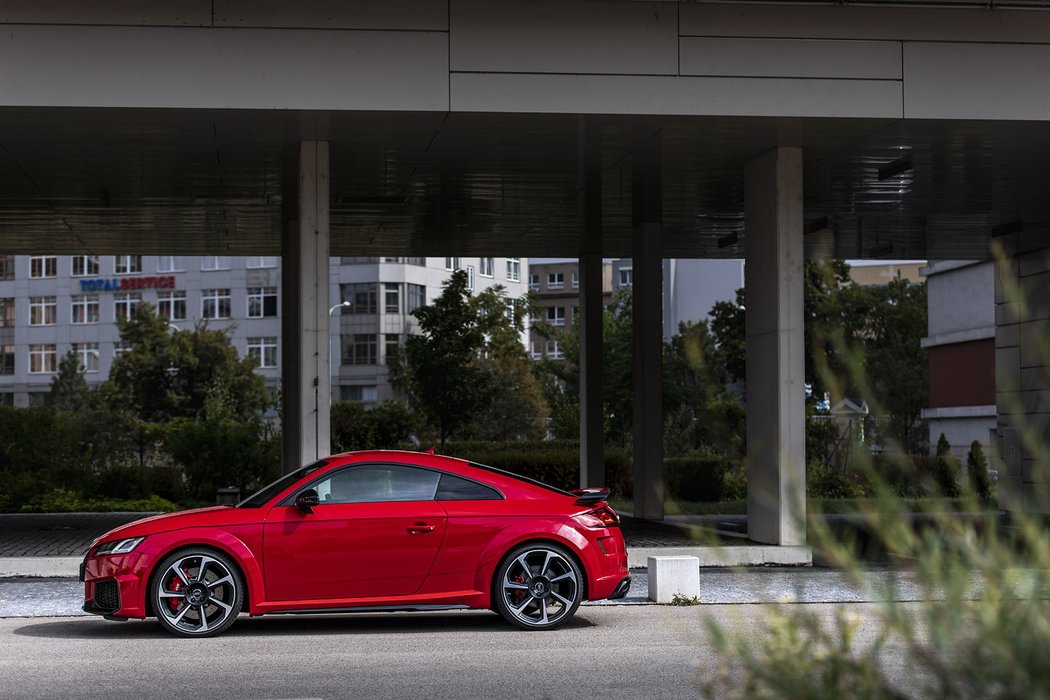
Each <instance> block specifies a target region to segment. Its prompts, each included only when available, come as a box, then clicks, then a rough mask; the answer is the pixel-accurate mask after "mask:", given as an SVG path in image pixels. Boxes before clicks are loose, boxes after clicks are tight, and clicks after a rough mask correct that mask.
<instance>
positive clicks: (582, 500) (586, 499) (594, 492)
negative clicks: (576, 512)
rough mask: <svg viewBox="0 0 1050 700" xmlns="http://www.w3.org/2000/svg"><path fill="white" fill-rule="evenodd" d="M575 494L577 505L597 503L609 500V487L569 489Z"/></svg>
mask: <svg viewBox="0 0 1050 700" xmlns="http://www.w3.org/2000/svg"><path fill="white" fill-rule="evenodd" d="M569 493H571V494H572V495H573V496H576V505H578V506H590V505H594V504H595V503H601V502H602V501H607V500H609V489H608V488H601V489H575V490H573V491H569Z"/></svg>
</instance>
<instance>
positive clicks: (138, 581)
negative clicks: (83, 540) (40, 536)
mask: <svg viewBox="0 0 1050 700" xmlns="http://www.w3.org/2000/svg"><path fill="white" fill-rule="evenodd" d="M152 560H153V557H151V556H150V555H149V554H147V553H146V552H139V551H134V552H131V553H129V554H118V555H104V556H101V557H92V556H91V554H90V553H89V554H88V556H87V557H85V558H84V561H83V563H82V564H81V565H80V567H81V574H80V579H81V581H83V583H84V605H83V608H82V609H83V610H84V612H86V613H91V614H93V615H104V616H106V617H116V618H129V617H137V618H142V617H146V611H145V595H144V592H145V591H144V588H143V587H144V586H145V584H146V580H147V578H148V572H149V567H150V563H151V562H152Z"/></svg>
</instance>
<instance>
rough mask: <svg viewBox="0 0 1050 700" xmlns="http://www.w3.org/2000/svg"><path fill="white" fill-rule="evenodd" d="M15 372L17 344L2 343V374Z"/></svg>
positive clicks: (0, 361) (0, 348) (0, 350)
mask: <svg viewBox="0 0 1050 700" xmlns="http://www.w3.org/2000/svg"><path fill="white" fill-rule="evenodd" d="M14 373H15V346H14V345H0V375H12V374H14Z"/></svg>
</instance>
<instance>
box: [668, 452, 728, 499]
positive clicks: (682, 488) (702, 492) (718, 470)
mask: <svg viewBox="0 0 1050 700" xmlns="http://www.w3.org/2000/svg"><path fill="white" fill-rule="evenodd" d="M732 466H733V462H732V461H730V460H729V459H727V458H725V457H673V458H671V459H665V460H664V478H665V480H666V483H667V491H668V494H669V495H670V496H671V497H672V498H674V499H675V500H679V501H708V502H710V501H722V500H725V497H726V474H727V473H728V472H729V470H730V468H731V467H732Z"/></svg>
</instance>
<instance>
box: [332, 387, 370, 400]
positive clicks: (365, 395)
mask: <svg viewBox="0 0 1050 700" xmlns="http://www.w3.org/2000/svg"><path fill="white" fill-rule="evenodd" d="M339 398H341V399H342V400H343V401H357V402H359V403H375V402H376V401H378V400H379V390H378V389H377V388H376V387H374V386H342V387H339Z"/></svg>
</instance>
